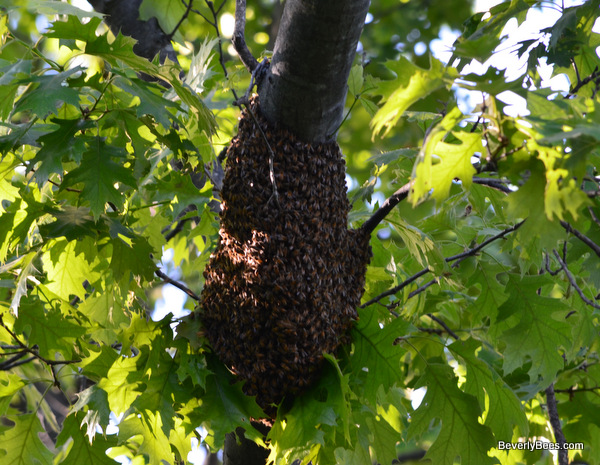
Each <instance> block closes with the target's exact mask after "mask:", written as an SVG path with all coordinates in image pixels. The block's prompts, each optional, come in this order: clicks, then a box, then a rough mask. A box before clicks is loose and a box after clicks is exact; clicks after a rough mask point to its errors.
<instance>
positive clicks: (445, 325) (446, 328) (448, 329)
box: [427, 313, 459, 341]
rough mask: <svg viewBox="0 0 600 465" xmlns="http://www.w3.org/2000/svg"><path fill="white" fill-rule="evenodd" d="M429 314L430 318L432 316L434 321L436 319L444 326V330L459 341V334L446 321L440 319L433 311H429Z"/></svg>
mask: <svg viewBox="0 0 600 465" xmlns="http://www.w3.org/2000/svg"><path fill="white" fill-rule="evenodd" d="M427 316H428V317H429V318H431V319H432V320H433V321H435V322H436V323H437V324H438V325H440V326H441V327H442V328H444V330H445V331H446V332H447V333H448V334H449V335H450V336H452V337H453V338H454V339H456V340H457V341H458V339H459V337H458V335H457V334H456V333H455V332H454V331H452V330H451V329H450V328H449V327H448V325H447V324H446V323H444V321H442V320H440V319H439V318H438V317H437V316H435V315H433V314H432V313H428V314H427Z"/></svg>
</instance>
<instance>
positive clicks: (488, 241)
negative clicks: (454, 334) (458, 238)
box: [360, 220, 525, 308]
mask: <svg viewBox="0 0 600 465" xmlns="http://www.w3.org/2000/svg"><path fill="white" fill-rule="evenodd" d="M523 223H525V220H523V221H520V222H519V223H517V224H515V225H514V226H511V227H509V228H506V229H504V230H502V231H500V232H499V233H498V234H496V235H495V236H492V237H490V238H488V239H486V240H485V241H483V242H482V243H481V244H479V245H478V246H476V247H473V248H472V249H469V250H466V251H465V252H461V253H459V254H456V255H452V256H451V257H447V258H445V259H444V260H445V261H446V263H450V262H454V261H456V263H454V264H453V265H452V266H453V267H456V266H458V264H459V263H460V262H462V261H463V260H464V259H466V258H467V257H471V256H474V255H477V253H478V252H479V251H480V250H481V249H483V248H484V247H486V246H488V245H489V244H491V243H492V242H494V241H496V240H498V239H501V238H503V237H504V236H506V235H508V234H510V233H511V232H513V231H516V230H517V229H519V228H520V227H521V226H522V225H523ZM430 271H431V270H430V269H429V268H423V269H422V270H421V271H419V272H418V273H416V274H414V275H412V276H411V277H410V278H408V279H406V280H404V281H403V282H402V283H400V284H399V285H398V286H396V287H393V288H392V289H389V290H387V291H385V292H383V293H381V294H379V295H378V296H377V297H374V298H372V299H371V300H369V301H368V302H365V303H364V304H362V305H361V306H360V308H365V307H368V306H369V305H372V304H374V303H377V302H379V301H380V300H381V299H383V298H384V297H387V296H389V295H392V294H395V293H397V292H398V291H400V290H401V289H403V288H404V287H406V286H407V285H409V284H410V283H412V282H414V281H415V280H417V279H418V278H420V277H421V276H423V275H424V274H427V273H429V272H430ZM435 281H436V280H434V282H429V283H427V284H426V285H425V286H426V287H429V286H431V285H432V284H435ZM423 290H424V289H423ZM413 292H416V291H413ZM415 295H416V294H415Z"/></svg>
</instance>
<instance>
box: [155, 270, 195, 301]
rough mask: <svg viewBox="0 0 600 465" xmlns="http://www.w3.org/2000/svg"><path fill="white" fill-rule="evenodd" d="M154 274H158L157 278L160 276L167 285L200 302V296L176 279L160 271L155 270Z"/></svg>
mask: <svg viewBox="0 0 600 465" xmlns="http://www.w3.org/2000/svg"><path fill="white" fill-rule="evenodd" d="M154 273H155V274H156V276H158V277H159V278H161V279H162V280H163V281H164V282H166V283H167V284H172V285H173V286H175V287H176V288H177V289H179V290H181V291H183V292H185V293H186V294H187V295H189V296H190V297H191V298H192V299H194V300H195V301H197V302H200V297H198V295H197V294H196V293H195V292H194V291H192V290H191V289H188V288H187V287H186V286H184V285H183V284H181V283H180V282H178V281H175V280H174V279H171V278H169V277H168V276H167V275H166V274H165V273H163V272H162V271H160V270H155V271H154Z"/></svg>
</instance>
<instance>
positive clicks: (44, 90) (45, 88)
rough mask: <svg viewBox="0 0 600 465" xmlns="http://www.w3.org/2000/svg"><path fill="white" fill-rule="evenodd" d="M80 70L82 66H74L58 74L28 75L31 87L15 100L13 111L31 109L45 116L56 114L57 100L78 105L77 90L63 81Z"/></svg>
mask: <svg viewBox="0 0 600 465" xmlns="http://www.w3.org/2000/svg"><path fill="white" fill-rule="evenodd" d="M82 71H83V69H82V68H80V67H79V66H76V67H74V68H71V69H69V70H67V71H63V72H62V73H58V74H48V75H44V76H34V77H30V78H29V79H28V82H29V83H32V84H33V87H32V88H31V89H30V90H29V91H28V92H27V93H26V94H25V95H24V96H23V97H21V98H20V99H19V100H18V101H17V103H16V105H15V108H14V111H25V110H31V112H32V113H33V114H34V115H37V116H39V117H40V118H45V117H46V116H48V115H49V114H50V113H54V114H55V115H56V116H58V109H59V108H60V104H58V102H64V103H67V104H71V105H73V106H75V107H78V105H79V92H78V91H77V90H75V89H71V88H70V87H68V86H66V85H64V83H65V81H66V79H67V78H68V77H70V76H72V75H73V74H75V73H80V72H82Z"/></svg>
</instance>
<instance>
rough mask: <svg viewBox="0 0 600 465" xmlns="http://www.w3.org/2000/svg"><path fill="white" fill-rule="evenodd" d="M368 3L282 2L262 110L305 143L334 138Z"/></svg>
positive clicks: (339, 0) (349, 0)
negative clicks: (281, 13) (282, 6)
mask: <svg viewBox="0 0 600 465" xmlns="http://www.w3.org/2000/svg"><path fill="white" fill-rule="evenodd" d="M369 3H370V1H369V0H327V1H322V0H286V2H285V7H284V10H283V17H282V18H281V24H280V27H279V34H278V36H277V40H276V41H275V49H274V51H273V59H272V60H271V67H270V69H269V71H268V73H267V75H266V77H265V79H263V80H262V81H261V83H260V86H259V96H260V102H261V108H262V111H263V113H264V115H265V117H266V118H267V120H269V121H270V122H271V123H278V124H280V125H282V126H284V127H287V128H288V129H289V130H290V131H291V132H293V133H294V134H296V135H297V136H298V137H299V138H301V139H303V140H305V141H307V142H322V141H326V140H331V139H333V138H334V137H335V132H336V131H337V129H338V127H339V124H340V122H341V120H342V117H343V110H344V103H345V100H346V92H347V85H346V82H347V80H348V75H349V73H350V68H351V67H352V61H353V59H354V56H355V54H356V47H357V44H358V40H359V38H360V34H361V32H362V29H363V26H364V22H365V16H366V14H367V11H368V8H369Z"/></svg>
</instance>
